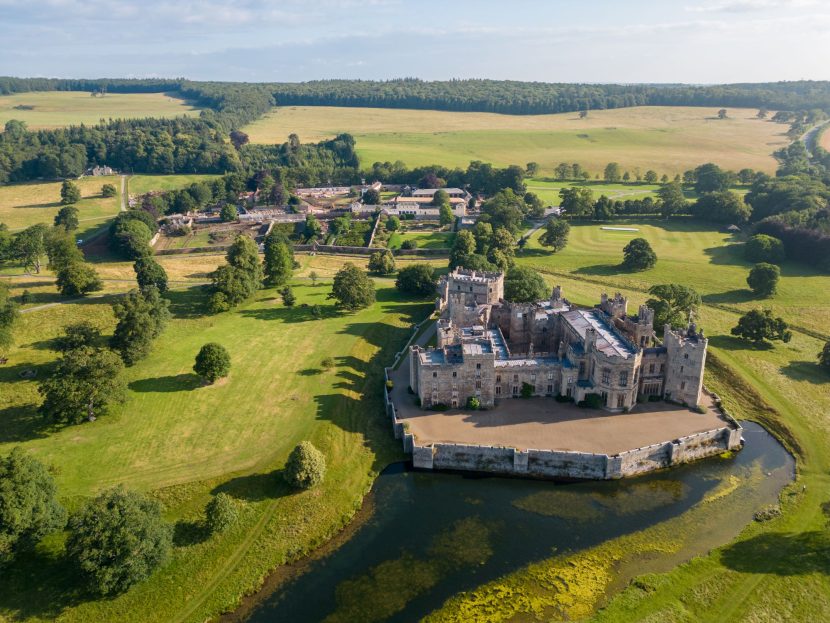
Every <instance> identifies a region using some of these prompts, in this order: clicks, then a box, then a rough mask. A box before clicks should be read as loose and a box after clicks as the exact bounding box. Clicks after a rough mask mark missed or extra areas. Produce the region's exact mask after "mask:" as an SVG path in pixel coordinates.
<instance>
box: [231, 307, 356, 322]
mask: <svg viewBox="0 0 830 623" xmlns="http://www.w3.org/2000/svg"><path fill="white" fill-rule="evenodd" d="M311 309H312V308H311V306H308V307H302V306H296V307H283V306H280V307H267V308H258V309H243V310H241V311H240V312H239V313H240V315H241V316H244V317H245V318H255V319H256V320H267V321H275V320H276V321H280V322H285V323H295V322H310V321H312V320H326V319H329V318H337V317H338V316H340V315H341V314H342V313H343V312H342V311H341V310H340V309H338V308H337V307H336V306H335V305H320V316H319V317H315V316H314V314H313V313H312V312H311Z"/></svg>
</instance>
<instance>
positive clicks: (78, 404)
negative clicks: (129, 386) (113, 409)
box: [38, 346, 126, 424]
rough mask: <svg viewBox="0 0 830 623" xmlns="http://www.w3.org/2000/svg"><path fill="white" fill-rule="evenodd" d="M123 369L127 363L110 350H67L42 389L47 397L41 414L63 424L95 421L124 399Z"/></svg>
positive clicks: (87, 348) (83, 348)
mask: <svg viewBox="0 0 830 623" xmlns="http://www.w3.org/2000/svg"><path fill="white" fill-rule="evenodd" d="M123 370H124V363H123V362H122V361H121V359H120V358H119V357H118V355H116V354H115V353H114V352H112V351H110V350H106V349H98V348H91V347H88V346H85V347H82V348H75V349H72V350H69V351H67V352H65V353H64V354H63V356H62V357H61V358H60V359H59V360H58V363H57V365H56V366H55V369H54V371H53V373H52V374H51V376H49V377H48V378H47V379H45V380H44V381H42V382H41V384H40V387H39V388H38V391H40V393H41V395H42V396H43V398H44V400H43V404H42V405H41V406H40V411H41V413H43V414H44V415H46V416H47V417H49V418H51V419H52V420H53V421H55V422H59V423H62V424H79V423H80V422H82V421H84V420H90V421H92V420H94V419H95V418H96V417H97V416H99V415H102V414H103V413H106V411H107V409H108V407H109V406H110V405H111V404H113V403H115V402H122V401H123V400H124V397H125V395H126V384H125V383H124V380H123V378H122V376H123V375H122V372H123Z"/></svg>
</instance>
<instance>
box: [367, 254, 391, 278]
mask: <svg viewBox="0 0 830 623" xmlns="http://www.w3.org/2000/svg"><path fill="white" fill-rule="evenodd" d="M369 271H370V272H373V273H377V274H379V275H391V274H392V273H394V272H395V258H394V257H393V256H392V254H391V253H390V252H389V251H388V250H384V251H375V252H374V253H372V255H370V256H369Z"/></svg>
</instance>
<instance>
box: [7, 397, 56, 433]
mask: <svg viewBox="0 0 830 623" xmlns="http://www.w3.org/2000/svg"><path fill="white" fill-rule="evenodd" d="M54 430H55V426H54V425H53V424H52V422H50V421H49V419H48V418H46V417H44V416H42V415H41V414H40V413H38V411H37V405H36V404H27V405H20V406H16V407H7V408H5V409H0V443H18V442H23V441H29V440H31V439H43V438H44V437H48V436H49V433H50V432H52V431H54Z"/></svg>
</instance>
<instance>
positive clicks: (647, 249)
mask: <svg viewBox="0 0 830 623" xmlns="http://www.w3.org/2000/svg"><path fill="white" fill-rule="evenodd" d="M656 263H657V254H656V253H655V252H654V250H653V249H652V248H651V245H650V244H649V243H648V240H646V239H645V238H634V239H633V240H632V241H631V242H629V243H628V244H627V245H625V247H624V248H623V266H624V267H625V268H627V269H628V270H647V269H649V268H651V267H652V266H654V265H655V264H656Z"/></svg>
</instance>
